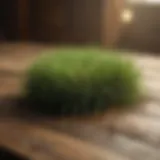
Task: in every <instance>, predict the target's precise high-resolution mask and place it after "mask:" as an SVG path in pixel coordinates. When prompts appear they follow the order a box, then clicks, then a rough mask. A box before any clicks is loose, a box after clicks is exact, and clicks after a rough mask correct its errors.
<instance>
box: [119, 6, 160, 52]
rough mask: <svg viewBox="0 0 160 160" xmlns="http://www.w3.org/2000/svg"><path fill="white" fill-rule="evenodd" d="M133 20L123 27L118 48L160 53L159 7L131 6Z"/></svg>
mask: <svg viewBox="0 0 160 160" xmlns="http://www.w3.org/2000/svg"><path fill="white" fill-rule="evenodd" d="M131 8H132V9H133V12H134V19H133V21H132V23H131V24H129V25H124V27H123V30H122V33H121V38H120V39H119V46H120V47H122V48H129V49H134V50H139V51H147V52H160V18H159V15H160V6H159V5H134V6H131Z"/></svg>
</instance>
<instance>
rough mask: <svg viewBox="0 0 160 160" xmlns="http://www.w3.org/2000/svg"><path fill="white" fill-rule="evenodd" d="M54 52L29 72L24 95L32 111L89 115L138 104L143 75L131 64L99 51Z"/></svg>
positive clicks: (109, 53) (117, 56) (44, 57)
mask: <svg viewBox="0 0 160 160" xmlns="http://www.w3.org/2000/svg"><path fill="white" fill-rule="evenodd" d="M51 52H52V51H50V54H45V55H44V56H42V57H40V58H39V59H37V61H36V62H35V63H34V64H33V65H32V66H31V68H30V69H29V71H28V73H27V77H28V78H27V82H26V86H25V95H26V98H27V101H28V102H29V106H30V107H31V108H32V109H34V110H37V111H39V112H42V113H51V114H62V115H66V114H67V115H69V114H86V113H90V112H92V113H94V112H99V111H104V110H106V109H108V108H110V107H119V108H121V107H125V106H130V105H133V104H135V103H136V102H138V100H139V98H140V88H141V86H140V74H139V71H138V70H137V68H136V67H135V66H134V64H133V63H132V62H131V61H129V60H126V59H123V58H122V57H121V56H120V55H117V54H112V52H113V51H108V52H107V51H104V50H101V49H97V48H85V49H83V48H72V49H71V48H62V49H59V50H58V49H57V50H56V51H53V54H52V53H51ZM54 52H55V53H54Z"/></svg>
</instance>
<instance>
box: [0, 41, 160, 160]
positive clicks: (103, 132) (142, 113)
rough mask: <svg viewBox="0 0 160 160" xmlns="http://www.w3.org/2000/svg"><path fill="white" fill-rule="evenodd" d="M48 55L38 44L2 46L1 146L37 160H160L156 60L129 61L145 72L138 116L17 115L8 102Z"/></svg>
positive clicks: (159, 88)
mask: <svg viewBox="0 0 160 160" xmlns="http://www.w3.org/2000/svg"><path fill="white" fill-rule="evenodd" d="M48 48H50V47H48ZM44 49H46V47H44V46H39V45H34V44H12V45H9V44H7V45H4V44H3V45H0V107H1V109H2V111H1V117H0V145H1V146H5V147H8V148H10V149H12V150H13V151H15V152H18V153H19V154H23V155H25V156H27V157H30V159H36V160H41V159H43V160H50V159H55V160H81V159H83V160H84V159H87V160H143V159H145V160H159V159H160V154H159V149H160V118H159V117H160V107H159V104H160V94H159V93H160V85H159V80H160V75H159V70H160V64H159V62H160V58H159V57H158V56H157V57H154V56H150V55H147V54H146V55H144V54H143V55H137V54H134V53H132V54H128V55H126V57H127V56H129V57H131V59H133V61H135V63H136V64H137V66H138V67H139V69H140V70H141V72H142V75H143V79H144V84H145V86H146V93H148V99H147V100H146V101H145V102H143V104H140V105H139V106H137V108H136V110H132V111H128V112H125V113H124V112H123V113H121V114H119V113H117V112H116V111H112V112H110V113H104V114H103V115H97V116H93V117H89V118H88V117H79V118H77V117H72V118H64V117H62V118H59V119H58V118H48V117H47V118H45V117H43V118H42V117H36V116H34V115H31V114H30V115H28V114H27V113H26V114H25V113H18V112H17V111H16V110H15V109H14V103H13V102H14V100H12V99H11V100H9V98H10V97H15V96H17V95H18V94H19V90H20V83H21V82H22V80H23V77H24V71H25V70H26V68H27V67H28V66H29V64H30V63H31V62H32V61H33V60H34V59H35V58H36V57H37V56H38V54H39V51H41V50H44ZM7 98H8V99H7ZM10 111H12V112H10ZM24 112H25V111H24ZM19 114H20V115H19Z"/></svg>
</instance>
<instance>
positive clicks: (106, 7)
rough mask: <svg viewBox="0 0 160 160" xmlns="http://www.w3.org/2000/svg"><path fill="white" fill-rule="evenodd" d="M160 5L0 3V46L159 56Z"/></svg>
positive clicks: (114, 0) (69, 0) (68, 0)
mask: <svg viewBox="0 0 160 160" xmlns="http://www.w3.org/2000/svg"><path fill="white" fill-rule="evenodd" d="M158 15H160V0H23V1H22V0H1V2H0V16H1V18H0V40H1V42H19V41H20V42H42V43H51V44H82V45H83V44H85V45H86V44H87V45H102V46H105V47H111V48H123V49H132V50H137V51H144V52H146V51H147V52H160V45H159V44H160V36H159V35H160V18H159V16H158Z"/></svg>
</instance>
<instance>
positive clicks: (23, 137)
mask: <svg viewBox="0 0 160 160" xmlns="http://www.w3.org/2000/svg"><path fill="white" fill-rule="evenodd" d="M0 128H1V129H0V145H1V146H4V147H7V148H9V149H11V150H13V151H15V152H17V153H19V154H22V155H25V156H26V157H29V158H30V159H34V160H53V159H55V160H127V159H126V158H125V157H122V156H120V155H118V154H117V153H114V152H113V151H110V149H103V148H100V147H97V146H94V145H91V144H88V143H86V142H82V141H80V140H78V139H75V138H72V137H69V136H66V135H65V134H61V133H58V132H56V131H53V130H49V129H44V128H42V127H37V126H34V125H31V124H26V123H22V122H19V121H16V120H14V119H10V120H5V121H3V122H2V121H1V122H0Z"/></svg>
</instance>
